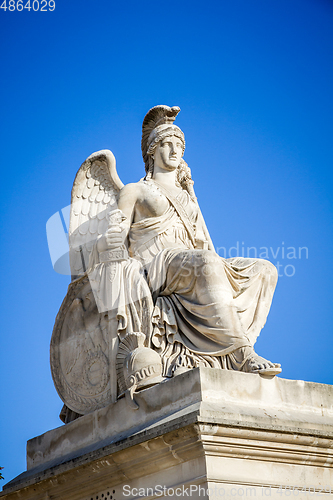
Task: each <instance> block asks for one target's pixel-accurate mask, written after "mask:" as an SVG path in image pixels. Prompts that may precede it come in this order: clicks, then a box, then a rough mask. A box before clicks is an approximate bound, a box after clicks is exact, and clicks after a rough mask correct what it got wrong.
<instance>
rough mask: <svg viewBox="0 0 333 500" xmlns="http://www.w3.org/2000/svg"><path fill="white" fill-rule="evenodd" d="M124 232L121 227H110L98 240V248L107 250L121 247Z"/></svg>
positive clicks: (102, 250) (101, 250) (100, 250)
mask: <svg viewBox="0 0 333 500" xmlns="http://www.w3.org/2000/svg"><path fill="white" fill-rule="evenodd" d="M122 232H123V231H122V230H121V228H120V227H112V228H109V229H108V230H107V231H106V233H105V234H104V235H103V236H101V238H100V239H99V240H98V243H97V250H98V251H99V252H105V251H106V250H113V249H114V248H119V247H121V245H123V243H124V237H123V235H122Z"/></svg>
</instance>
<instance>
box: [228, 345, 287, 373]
mask: <svg viewBox="0 0 333 500" xmlns="http://www.w3.org/2000/svg"><path fill="white" fill-rule="evenodd" d="M238 351H240V354H241V356H243V359H242V362H241V366H240V368H239V369H240V371H242V372H246V373H258V374H259V375H261V376H262V377H265V378H272V377H274V376H275V375H278V374H279V373H281V372H282V369H281V365H280V364H279V363H272V362H271V361H268V359H265V358H263V357H261V356H259V355H258V354H257V353H256V352H255V350H254V349H253V347H242V348H241V349H238Z"/></svg>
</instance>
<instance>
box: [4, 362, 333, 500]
mask: <svg viewBox="0 0 333 500" xmlns="http://www.w3.org/2000/svg"><path fill="white" fill-rule="evenodd" d="M136 400H137V402H138V404H139V409H138V410H133V409H131V408H129V407H128V405H127V402H126V401H125V399H121V400H119V401H118V402H117V403H114V404H111V405H109V406H107V407H106V408H102V409H100V410H97V411H95V412H94V413H91V414H89V415H86V416H84V417H81V418H79V419H78V420H76V421H74V422H72V423H70V424H68V425H66V426H61V427H59V428H57V429H54V430H52V431H49V432H47V433H45V434H43V435H42V436H38V437H36V438H34V439H32V440H30V441H28V444H27V471H26V472H24V473H23V474H21V475H20V476H18V477H17V478H15V479H14V480H13V481H11V482H10V483H8V484H7V485H6V486H5V487H4V491H3V492H2V493H1V494H0V498H2V499H6V500H7V499H8V500H14V499H24V500H28V499H31V500H32V499H33V500H46V499H52V500H102V499H103V500H105V499H107V500H108V499H111V500H122V499H125V498H128V499H134V498H186V497H192V498H212V499H213V498H216V499H223V498H244V499H245V498H249V497H251V498H254V497H255V498H264V497H270V498H272V499H281V498H285V497H289V498H300V499H304V498H312V499H313V498H318V497H322V498H324V499H328V498H333V470H332V469H333V466H332V462H333V439H332V437H333V407H332V405H333V387H332V386H328V385H323V384H315V383H310V382H303V381H294V380H284V379H280V378H274V379H271V380H267V379H263V378H261V377H260V376H259V375H253V374H245V373H239V372H232V371H225V370H214V369H209V368H197V369H195V370H192V371H189V372H186V373H183V374H181V375H178V376H177V377H175V378H173V379H170V380H168V381H166V382H163V383H162V384H160V385H158V386H154V387H151V388H149V389H146V390H144V391H141V392H140V393H139V394H138V395H137V396H136Z"/></svg>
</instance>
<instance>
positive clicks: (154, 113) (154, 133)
mask: <svg viewBox="0 0 333 500" xmlns="http://www.w3.org/2000/svg"><path fill="white" fill-rule="evenodd" d="M179 111H180V108H179V107H178V106H173V107H172V108H170V106H164V105H159V106H154V107H153V108H151V109H150V110H149V111H148V113H147V114H146V116H145V117H144V120H143V123H142V140H141V149H142V157H143V161H144V163H145V169H146V174H147V178H149V177H151V175H152V172H153V167H154V159H153V156H154V152H155V149H156V146H157V144H158V143H159V142H160V141H161V140H162V139H164V138H165V137H168V136H170V135H175V136H176V137H178V138H179V139H180V140H181V141H182V144H183V153H184V150H185V137H184V133H183V132H182V130H181V129H180V128H179V127H177V125H174V124H173V122H174V121H175V119H176V116H177V115H178V113H179Z"/></svg>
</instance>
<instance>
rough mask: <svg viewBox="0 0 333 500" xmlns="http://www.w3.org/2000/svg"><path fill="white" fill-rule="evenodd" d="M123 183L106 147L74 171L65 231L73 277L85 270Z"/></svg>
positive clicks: (104, 229) (106, 225)
mask: <svg viewBox="0 0 333 500" xmlns="http://www.w3.org/2000/svg"><path fill="white" fill-rule="evenodd" d="M123 186H124V184H123V183H122V182H121V180H120V179H119V177H118V174H117V170H116V160H115V157H114V156H113V154H112V153H111V151H109V150H108V149H104V150H101V151H97V152H96V153H93V154H92V155H90V156H89V157H88V158H87V159H86V161H85V162H84V163H82V165H81V167H80V169H79V171H78V172H77V174H76V177H75V180H74V184H73V189H72V201H71V211H70V223H69V233H68V237H69V260H70V268H71V273H72V278H73V279H76V278H77V277H78V276H80V275H82V274H84V273H85V271H86V270H87V268H88V263H89V256H90V253H91V251H92V248H93V246H94V244H95V242H96V240H97V238H98V236H99V235H101V234H103V233H105V231H106V230H107V228H108V219H107V215H108V213H109V212H110V211H111V210H114V209H115V208H117V200H118V194H119V191H120V190H121V188H122V187H123Z"/></svg>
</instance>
